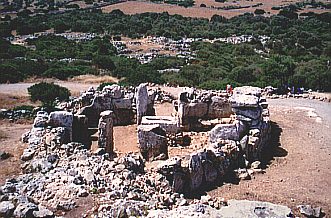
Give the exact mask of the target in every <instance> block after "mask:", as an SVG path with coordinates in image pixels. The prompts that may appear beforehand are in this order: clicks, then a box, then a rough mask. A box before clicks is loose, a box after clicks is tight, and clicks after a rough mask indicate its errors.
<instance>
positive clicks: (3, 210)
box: [0, 201, 15, 217]
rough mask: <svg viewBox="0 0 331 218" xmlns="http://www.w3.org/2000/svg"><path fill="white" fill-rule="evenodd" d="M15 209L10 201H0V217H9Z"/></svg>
mask: <svg viewBox="0 0 331 218" xmlns="http://www.w3.org/2000/svg"><path fill="white" fill-rule="evenodd" d="M14 209H15V206H14V204H13V203H12V202H11V201H2V202H0V217H10V216H11V215H12V214H13V211H14Z"/></svg>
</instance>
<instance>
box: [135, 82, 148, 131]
mask: <svg viewBox="0 0 331 218" xmlns="http://www.w3.org/2000/svg"><path fill="white" fill-rule="evenodd" d="M136 105H137V124H138V125H139V124H141V119H142V117H143V116H144V115H146V112H147V105H148V92H147V83H142V84H140V85H139V86H138V87H137V93H136Z"/></svg>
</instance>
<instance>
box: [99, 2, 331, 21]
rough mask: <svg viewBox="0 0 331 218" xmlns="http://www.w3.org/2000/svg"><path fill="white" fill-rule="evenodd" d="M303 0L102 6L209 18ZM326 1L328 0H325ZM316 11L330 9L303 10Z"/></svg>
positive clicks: (105, 8)
mask: <svg viewBox="0 0 331 218" xmlns="http://www.w3.org/2000/svg"><path fill="white" fill-rule="evenodd" d="M300 1H301V0H288V1H284V0H272V1H270V0H252V1H245V0H242V1H229V2H226V3H219V2H215V1H214V0H195V6H193V7H189V8H184V7H180V6H176V5H170V4H156V3H151V2H146V1H127V2H123V3H119V4H115V5H109V6H105V7H103V8H102V11H103V12H105V13H109V12H111V11H113V10H115V9H119V10H121V11H123V12H124V13H125V14H138V13H145V12H156V13H162V12H168V13H169V14H171V15H173V14H180V15H182V16H184V17H200V18H208V19H210V18H211V17H212V16H213V15H214V14H217V15H222V16H224V17H227V18H230V17H234V16H238V15H241V14H244V13H247V12H251V13H253V12H254V11H255V9H263V10H265V11H266V12H267V13H268V14H270V15H271V14H277V13H278V12H279V11H277V10H271V8H272V7H273V6H282V5H289V4H292V3H295V2H300ZM324 1H326V0H324ZM258 3H262V4H263V5H261V6H259V7H250V8H242V9H233V10H217V9H215V8H212V7H223V6H229V5H237V6H238V5H240V6H248V5H255V4H258ZM200 4H205V5H206V6H207V7H206V8H202V7H200ZM307 11H314V12H315V13H323V12H326V11H330V10H319V9H305V10H303V11H302V12H307Z"/></svg>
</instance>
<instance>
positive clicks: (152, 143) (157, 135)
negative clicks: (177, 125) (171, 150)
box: [138, 125, 168, 160]
mask: <svg viewBox="0 0 331 218" xmlns="http://www.w3.org/2000/svg"><path fill="white" fill-rule="evenodd" d="M138 147H139V149H140V152H141V154H142V156H143V157H144V158H145V159H146V160H153V159H154V158H156V157H158V156H159V155H160V154H165V155H166V157H168V142H167V137H166V132H165V130H164V129H162V128H161V127H160V126H159V125H139V126H138Z"/></svg>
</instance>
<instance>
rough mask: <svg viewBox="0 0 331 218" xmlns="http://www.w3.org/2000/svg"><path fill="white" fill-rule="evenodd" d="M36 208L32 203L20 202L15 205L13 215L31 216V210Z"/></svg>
mask: <svg viewBox="0 0 331 218" xmlns="http://www.w3.org/2000/svg"><path fill="white" fill-rule="evenodd" d="M36 210H38V207H37V205H35V204H33V203H21V204H18V205H17V207H16V209H15V211H14V216H15V217H19V218H27V217H33V212H34V211H36Z"/></svg>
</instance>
